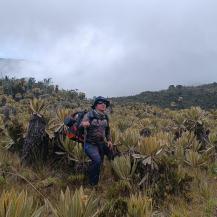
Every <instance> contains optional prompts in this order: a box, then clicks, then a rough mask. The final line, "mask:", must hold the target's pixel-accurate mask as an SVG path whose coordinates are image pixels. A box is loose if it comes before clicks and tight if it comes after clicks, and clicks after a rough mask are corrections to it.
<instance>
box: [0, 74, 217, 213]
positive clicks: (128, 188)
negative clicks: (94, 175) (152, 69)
mask: <svg viewBox="0 0 217 217" xmlns="http://www.w3.org/2000/svg"><path fill="white" fill-rule="evenodd" d="M211 86H212V85H211ZM170 89H171V87H170ZM123 102H124V103H125V101H124V100H123ZM0 105H1V106H0V135H1V140H0V216H8V217H15V216H16V217H24V216H26V217H71V216H73V217H81V216H85V217H93V216H95V217H115V216H116V217H189V216H195V217H196V216H203V217H212V216H216V214H217V212H216V210H217V191H216V189H217V188H216V187H217V183H216V178H217V162H216V153H217V134H216V132H217V124H216V122H217V111H216V110H210V111H207V110H202V109H201V108H199V107H192V108H190V109H180V110H179V111H176V110H170V109H163V108H159V107H156V106H150V105H146V104H144V103H136V104H135V105H134V106H132V105H126V104H125V106H124V108H123V106H122V105H121V104H117V105H115V106H114V107H113V112H111V113H110V114H109V116H110V118H109V121H110V123H111V124H110V127H111V137H112V141H113V144H114V148H113V153H114V159H113V160H111V161H109V160H108V159H107V158H105V159H104V163H103V164H102V170H101V176H100V182H99V185H98V186H95V187H93V186H91V185H90V184H89V183H88V173H89V168H90V166H91V164H90V160H89V158H88V157H87V155H85V152H84V149H83V145H82V144H81V143H78V142H75V141H73V140H71V139H69V138H68V137H67V136H66V134H65V133H66V129H67V127H66V125H64V120H65V118H66V117H68V116H69V115H70V114H72V113H73V112H75V111H76V110H81V109H84V108H87V109H89V108H90V102H89V101H88V100H86V98H85V94H84V93H81V92H77V91H76V90H62V89H61V90H60V89H59V87H58V86H57V85H54V84H52V81H51V80H50V79H44V80H43V81H38V82H36V80H35V79H34V78H28V79H24V78H23V79H15V78H12V79H10V78H8V77H5V78H4V79H0ZM21 201H22V202H21ZM1 207H3V208H1ZM20 210H22V212H21V211H20ZM12 212H13V213H15V214H13V213H12ZM6 213H9V214H10V215H9V214H6ZM19 213H20V214H19Z"/></svg>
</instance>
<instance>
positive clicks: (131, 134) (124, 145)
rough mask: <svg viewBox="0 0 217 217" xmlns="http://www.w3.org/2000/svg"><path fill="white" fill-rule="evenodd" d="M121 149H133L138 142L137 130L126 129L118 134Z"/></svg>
mask: <svg viewBox="0 0 217 217" xmlns="http://www.w3.org/2000/svg"><path fill="white" fill-rule="evenodd" d="M119 142H120V145H121V151H132V152H133V151H134V149H135V147H136V146H137V145H138V142H139V132H138V131H137V130H132V129H131V130H130V129H128V130H126V131H125V132H124V133H121V134H120V135H119Z"/></svg>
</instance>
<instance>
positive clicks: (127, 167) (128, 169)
mask: <svg viewBox="0 0 217 217" xmlns="http://www.w3.org/2000/svg"><path fill="white" fill-rule="evenodd" d="M111 165H112V168H113V170H114V171H115V173H116V174H117V176H118V177H119V179H121V180H131V179H132V177H133V175H134V173H135V170H136V167H137V162H136V160H135V159H132V158H131V157H130V156H127V155H126V156H124V155H123V156H120V157H116V158H115V159H114V160H113V161H112V162H111Z"/></svg>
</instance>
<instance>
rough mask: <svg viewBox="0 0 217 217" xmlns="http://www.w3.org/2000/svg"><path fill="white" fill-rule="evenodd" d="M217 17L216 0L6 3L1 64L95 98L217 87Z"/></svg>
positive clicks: (0, 19)
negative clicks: (17, 63) (17, 62)
mask: <svg viewBox="0 0 217 217" xmlns="http://www.w3.org/2000/svg"><path fill="white" fill-rule="evenodd" d="M216 12H217V1H216V0H181V1H178V0H177V1H175V0H164V1H162V0H149V1H148V0H133V1H132V0H61V1H60V0H46V1H45V0H37V1H36V0H19V1H16V0H7V1H6V0H0V58H15V59H16V58H18V59H25V60H28V63H27V64H23V65H22V67H21V69H20V70H19V72H18V73H17V74H16V77H35V78H36V79H39V80H40V79H43V78H49V77H51V78H52V81H53V83H54V84H58V85H59V86H60V87H62V88H64V89H76V88H77V89H79V90H80V91H82V92H85V93H86V95H87V96H88V97H92V96H98V95H103V96H109V97H110V96H127V95H134V94H138V93H140V92H142V91H146V90H160V89H166V88H168V86H169V85H171V84H174V85H178V84H181V85H198V84H204V83H209V82H214V81H217V23H216V21H217V13H216Z"/></svg>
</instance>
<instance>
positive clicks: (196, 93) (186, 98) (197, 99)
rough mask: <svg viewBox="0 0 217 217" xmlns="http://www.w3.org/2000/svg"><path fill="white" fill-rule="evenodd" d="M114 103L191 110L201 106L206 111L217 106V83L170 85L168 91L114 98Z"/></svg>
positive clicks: (146, 92)
mask: <svg viewBox="0 0 217 217" xmlns="http://www.w3.org/2000/svg"><path fill="white" fill-rule="evenodd" d="M112 100H113V101H114V102H122V103H123V102H124V103H135V102H138V103H148V104H151V105H156V106H160V107H162V108H180V109H182V108H189V107H191V106H200V107H201V108H204V109H211V108H216V106H217V83H216V82H214V83H211V84H204V85H200V86H182V85H177V86H174V85H170V86H169V88H168V89H167V90H161V91H153V92H152V91H145V92H142V93H140V94H137V95H134V96H128V97H117V98H112Z"/></svg>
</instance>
